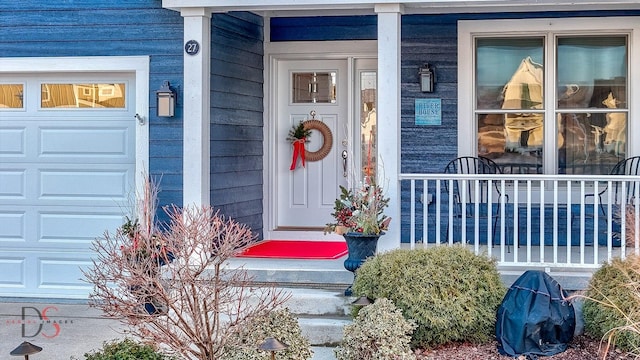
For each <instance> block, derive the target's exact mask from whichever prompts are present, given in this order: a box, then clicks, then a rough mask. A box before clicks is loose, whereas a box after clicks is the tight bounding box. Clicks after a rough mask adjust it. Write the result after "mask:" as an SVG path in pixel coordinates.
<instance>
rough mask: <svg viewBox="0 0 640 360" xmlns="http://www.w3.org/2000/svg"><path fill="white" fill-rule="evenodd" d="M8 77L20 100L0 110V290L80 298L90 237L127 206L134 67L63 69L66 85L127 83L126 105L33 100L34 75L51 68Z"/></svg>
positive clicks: (117, 219)
mask: <svg viewBox="0 0 640 360" xmlns="http://www.w3.org/2000/svg"><path fill="white" fill-rule="evenodd" d="M12 76H13V77H14V78H15V79H17V80H16V81H17V82H16V83H20V84H24V92H23V94H24V97H25V98H24V103H25V104H26V105H25V108H24V109H21V111H4V110H3V109H0V297H1V296H27V297H30V296H35V297H74V298H86V296H87V295H88V294H89V292H90V290H91V286H90V285H89V284H87V283H86V282H84V281H83V276H82V272H81V269H83V268H88V267H89V266H90V265H91V263H92V262H91V258H92V257H95V253H94V252H93V251H92V249H91V248H92V243H93V241H94V240H95V239H96V238H100V237H102V236H104V233H105V231H109V232H114V231H115V230H116V229H117V228H118V227H119V226H121V225H122V223H123V221H124V217H125V215H130V211H131V206H132V205H133V202H132V197H133V195H134V194H133V192H134V190H133V189H135V172H136V168H135V165H136V131H137V129H138V123H137V120H136V119H135V117H134V115H135V110H134V109H135V100H134V99H135V92H134V91H130V90H131V89H135V75H134V74H133V73H121V72H114V73H106V72H98V73H93V74H92V73H89V72H83V73H74V74H65V75H64V76H63V78H64V81H69V82H70V83H73V84H75V83H79V84H93V83H96V81H97V80H96V79H98V80H99V81H98V82H97V83H98V84H113V83H126V84H127V86H126V87H124V89H126V101H125V103H126V104H127V105H126V108H106V107H105V108H98V107H96V108H92V109H89V108H86V109H84V108H62V107H61V108H41V107H40V104H41V101H40V100H41V99H40V96H41V94H42V89H41V86H40V84H41V83H43V81H44V82H47V81H49V80H51V79H54V80H55V81H54V80H51V81H49V82H51V83H58V82H59V81H58V80H60V78H61V75H60V74H48V73H33V74H26V73H25V74H13V75H12ZM65 83H66V82H65Z"/></svg>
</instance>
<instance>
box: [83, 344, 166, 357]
mask: <svg viewBox="0 0 640 360" xmlns="http://www.w3.org/2000/svg"><path fill="white" fill-rule="evenodd" d="M84 358H85V360H168V359H173V358H171V357H168V356H165V355H163V354H161V353H159V352H157V351H156V350H155V349H154V348H153V347H151V346H149V345H143V344H141V343H138V342H137V341H134V340H132V339H124V340H119V341H118V340H113V341H110V342H105V343H104V344H103V346H102V349H100V350H97V351H92V352H90V353H85V354H84Z"/></svg>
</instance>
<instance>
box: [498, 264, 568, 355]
mask: <svg viewBox="0 0 640 360" xmlns="http://www.w3.org/2000/svg"><path fill="white" fill-rule="evenodd" d="M566 297H567V294H566V292H565V291H564V290H563V289H562V287H561V286H560V284H558V282H557V281H556V280H555V279H553V278H552V277H551V276H549V274H547V273H545V272H543V271H534V270H529V271H527V272H525V273H524V274H522V275H521V276H520V277H519V278H518V279H517V280H516V281H515V282H514V283H513V285H511V287H510V288H509V291H507V294H506V295H505V297H504V299H503V300H502V304H501V305H500V307H499V308H498V316H497V321H496V338H497V340H498V351H499V352H500V353H501V354H503V355H511V356H518V355H544V356H549V355H554V354H558V353H561V352H563V351H565V350H566V349H567V344H568V343H569V342H570V341H571V339H573V332H574V330H575V326H576V316H575V312H574V310H573V305H572V304H571V302H569V301H568V300H566Z"/></svg>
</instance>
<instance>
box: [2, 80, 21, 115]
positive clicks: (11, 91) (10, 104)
mask: <svg viewBox="0 0 640 360" xmlns="http://www.w3.org/2000/svg"><path fill="white" fill-rule="evenodd" d="M23 87H24V85H22V84H0V109H1V108H5V109H6V108H9V109H22V108H23V106H24V105H23V101H22V97H23V93H24V90H23Z"/></svg>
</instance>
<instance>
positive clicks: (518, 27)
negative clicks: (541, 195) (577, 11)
mask: <svg viewBox="0 0 640 360" xmlns="http://www.w3.org/2000/svg"><path fill="white" fill-rule="evenodd" d="M557 34H562V35H566V34H569V35H576V36H581V35H603V34H611V35H628V37H629V43H628V49H629V73H628V79H627V81H628V89H627V96H628V100H627V101H628V104H629V105H628V106H629V118H628V120H627V136H628V139H627V155H626V156H627V157H630V156H634V155H639V154H640V136H639V135H640V134H639V133H638V132H639V131H640V124H636V122H637V121H638V120H636V117H637V115H636V113H637V112H638V111H637V110H636V109H637V107H636V106H634V104H638V103H640V18H638V17H601V18H556V19H508V20H461V21H459V22H458V156H476V155H477V133H478V129H477V126H478V124H477V121H475V113H474V99H475V74H474V64H475V49H474V48H475V42H474V39H475V38H476V37H478V36H480V37H491V36H496V37H504V36H505V35H516V36H529V35H545V36H547V39H549V41H550V43H548V44H545V49H544V52H545V59H546V60H545V63H548V64H555V46H554V43H553V39H554V38H555V35H557ZM554 66H555V65H554ZM553 76H554V71H545V84H546V85H545V98H544V108H545V112H544V116H545V119H555V110H556V106H555V104H556V94H555V91H553V90H551V89H553V88H555V86H553V84H555V79H554V77H553ZM548 122H549V120H545V125H547V124H548ZM556 132H557V129H556V127H555V126H545V127H544V139H545V142H544V148H543V154H544V155H543V156H544V159H543V169H544V172H545V173H546V174H554V173H555V172H556V171H557V169H556V163H557V159H556V156H557V151H556V149H555V144H556V136H557V134H556ZM470 140H471V141H470Z"/></svg>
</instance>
